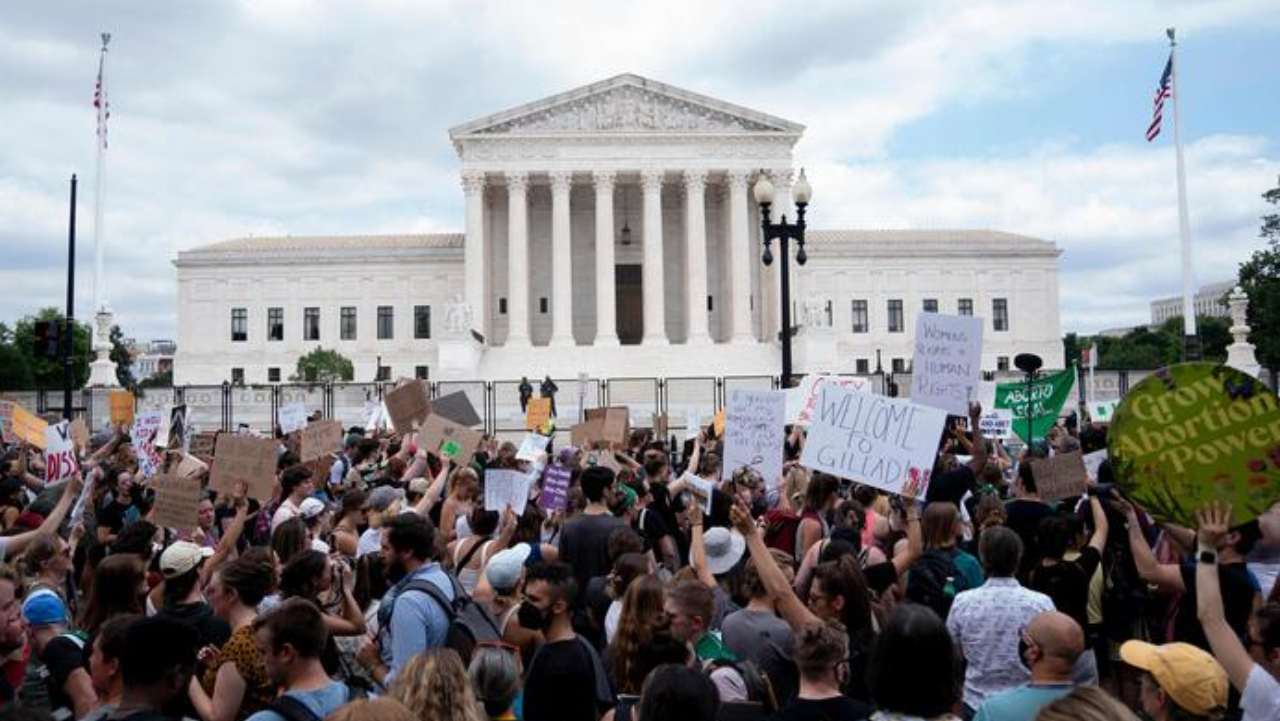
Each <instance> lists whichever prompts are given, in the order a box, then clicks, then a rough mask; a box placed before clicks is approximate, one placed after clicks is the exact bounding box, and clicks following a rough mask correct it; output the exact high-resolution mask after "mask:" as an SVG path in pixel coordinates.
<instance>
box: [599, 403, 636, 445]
mask: <svg viewBox="0 0 1280 721" xmlns="http://www.w3.org/2000/svg"><path fill="white" fill-rule="evenodd" d="M598 410H603V411H604V422H603V424H602V425H601V428H600V438H601V440H604V441H607V442H609V443H618V444H621V445H626V443H627V436H629V435H630V434H631V411H630V410H629V409H628V408H627V407H626V406H614V407H611V408H604V409H598Z"/></svg>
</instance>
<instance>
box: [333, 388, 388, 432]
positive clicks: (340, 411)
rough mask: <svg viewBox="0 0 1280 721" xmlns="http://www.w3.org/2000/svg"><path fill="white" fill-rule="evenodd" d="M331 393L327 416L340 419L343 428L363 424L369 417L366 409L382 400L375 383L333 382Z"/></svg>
mask: <svg viewBox="0 0 1280 721" xmlns="http://www.w3.org/2000/svg"><path fill="white" fill-rule="evenodd" d="M329 390H330V393H331V400H330V403H331V405H330V407H329V413H328V416H327V417H329V418H333V419H335V420H338V421H341V422H342V425H343V427H344V428H350V427H352V426H363V425H364V424H365V422H366V421H368V419H369V415H368V409H369V408H371V407H372V406H373V405H375V404H379V403H381V402H382V396H381V395H379V392H378V391H379V389H378V386H377V384H374V383H334V384H333V385H332V386H330V387H329Z"/></svg>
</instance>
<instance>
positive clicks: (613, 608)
mask: <svg viewBox="0 0 1280 721" xmlns="http://www.w3.org/2000/svg"><path fill="white" fill-rule="evenodd" d="M620 620H622V604H621V603H620V602H618V601H611V602H610V603H609V610H608V611H607V612H606V613H605V614H604V637H605V640H606V641H607V642H608V643H613V637H614V636H615V635H616V634H617V633H618V621H620Z"/></svg>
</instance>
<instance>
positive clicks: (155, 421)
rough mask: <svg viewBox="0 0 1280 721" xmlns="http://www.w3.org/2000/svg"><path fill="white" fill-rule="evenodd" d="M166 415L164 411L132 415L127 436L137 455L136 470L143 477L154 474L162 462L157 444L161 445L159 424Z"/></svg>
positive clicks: (162, 422) (160, 424) (162, 458)
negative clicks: (130, 426) (131, 424)
mask: <svg viewBox="0 0 1280 721" xmlns="http://www.w3.org/2000/svg"><path fill="white" fill-rule="evenodd" d="M167 415H168V413H166V412H164V411H143V412H142V413H138V414H136V415H134V417H133V428H132V429H131V430H130V431H129V438H130V439H131V440H132V444H133V452H134V454H136V455H137V456H138V470H139V471H140V472H141V473H142V476H143V477H144V478H151V477H152V476H154V475H155V474H156V472H157V471H159V470H160V464H161V463H163V462H164V456H163V455H161V453H160V451H159V450H158V446H159V445H161V441H160V430H161V428H160V426H162V425H163V424H164V421H165V417H166V416H167Z"/></svg>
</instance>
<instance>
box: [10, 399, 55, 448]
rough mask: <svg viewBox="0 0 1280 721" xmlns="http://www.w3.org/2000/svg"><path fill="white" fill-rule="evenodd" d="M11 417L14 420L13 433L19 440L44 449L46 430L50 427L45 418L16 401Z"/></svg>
mask: <svg viewBox="0 0 1280 721" xmlns="http://www.w3.org/2000/svg"><path fill="white" fill-rule="evenodd" d="M11 419H12V421H13V424H12V428H13V435H14V436H16V437H17V438H18V440H20V441H25V442H26V443H27V444H29V445H31V446H34V447H36V448H39V449H41V450H43V449H44V443H45V438H44V432H45V429H46V428H48V427H49V424H48V423H46V422H45V420H44V419H43V418H40V417H38V416H36V415H35V414H33V413H31V412H29V411H28V410H27V409H26V408H23V407H22V406H20V405H18V404H17V403H14V404H13V415H12V417H11Z"/></svg>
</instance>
